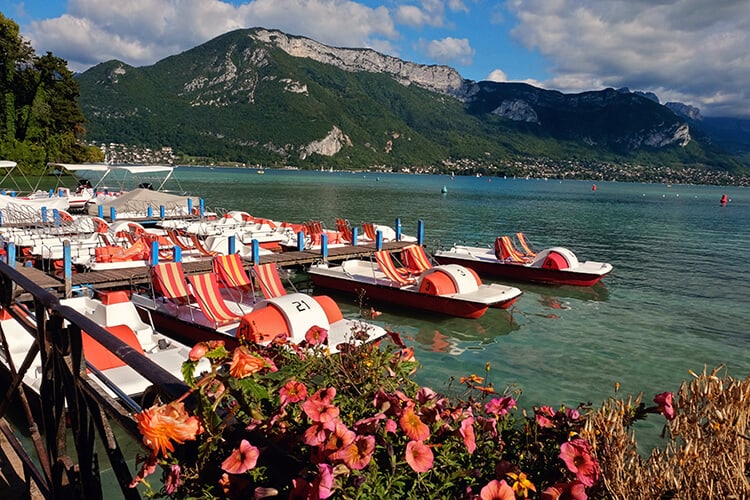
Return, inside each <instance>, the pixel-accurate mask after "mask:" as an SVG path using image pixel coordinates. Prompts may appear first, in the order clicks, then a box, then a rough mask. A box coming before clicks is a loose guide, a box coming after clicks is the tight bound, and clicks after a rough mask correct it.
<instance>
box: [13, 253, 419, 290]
mask: <svg viewBox="0 0 750 500" xmlns="http://www.w3.org/2000/svg"><path fill="white" fill-rule="evenodd" d="M411 244H413V243H412V242H404V241H393V242H386V243H383V246H382V248H383V250H388V251H391V252H397V251H399V250H401V249H402V248H403V247H405V246H407V245H411ZM374 252H375V244H373V243H370V244H365V245H357V246H351V245H347V246H343V247H333V248H330V247H329V248H328V258H327V259H326V260H327V261H328V262H340V261H343V260H347V259H354V258H369V257H370V256H371V255H372V254H373V253H374ZM259 260H260V263H261V264H265V263H268V262H275V263H276V264H278V265H279V266H281V267H307V266H310V265H311V264H314V263H316V262H322V261H323V256H322V255H321V252H320V251H319V250H303V251H302V252H280V253H274V254H271V255H262V256H261V257H260V259H259ZM251 265H252V264H251V263H250V262H249V261H246V262H245V268H246V269H249V268H250V266H251ZM183 268H184V270H185V274H186V275H189V274H197V273H204V272H208V271H211V258H210V257H206V258H205V259H201V260H198V261H192V262H184V263H183ZM17 269H18V271H19V272H21V273H23V274H24V275H25V276H27V277H28V278H29V279H30V280H32V281H34V283H36V284H37V285H39V286H40V287H42V288H45V289H48V290H54V291H55V292H56V293H58V294H64V290H65V283H64V280H63V278H62V276H59V277H58V276H53V275H52V274H49V273H46V272H44V271H42V270H40V269H36V268H33V267H21V266H18V267H17ZM149 281H150V277H149V268H148V267H147V266H143V267H136V268H129V269H110V270H102V271H86V272H79V273H75V274H73V275H72V277H71V285H72V286H73V287H74V288H75V287H86V286H91V287H93V288H96V289H108V288H122V287H126V286H128V287H129V286H133V285H143V284H146V283H148V282H149Z"/></svg>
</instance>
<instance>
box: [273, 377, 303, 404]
mask: <svg viewBox="0 0 750 500" xmlns="http://www.w3.org/2000/svg"><path fill="white" fill-rule="evenodd" d="M306 397H307V387H306V386H305V384H303V383H302V382H299V381H298V380H295V379H291V380H289V381H288V382H287V383H286V384H284V387H282V388H281V389H279V399H280V400H281V406H285V405H287V404H289V403H297V402H298V401H302V400H303V399H305V398H306Z"/></svg>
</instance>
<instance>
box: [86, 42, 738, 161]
mask: <svg viewBox="0 0 750 500" xmlns="http://www.w3.org/2000/svg"><path fill="white" fill-rule="evenodd" d="M78 82H79V87H80V92H81V98H80V103H81V106H82V109H83V111H84V114H85V116H86V117H87V119H88V139H89V140H93V141H98V142H105V143H109V142H117V143H125V144H133V145H141V146H147V147H162V146H170V147H172V148H173V150H174V151H175V152H176V153H177V154H179V155H182V156H188V157H201V158H210V159H212V160H216V161H233V162H246V163H262V164H285V165H296V166H300V167H311V168H312V167H317V166H319V165H326V166H327V167H328V166H334V167H340V168H362V167H366V166H381V167H386V168H402V167H427V166H439V167H442V168H449V167H456V165H459V164H461V165H467V164H468V165H472V166H474V167H476V168H479V167H481V168H485V167H486V168H489V169H492V168H495V169H496V170H499V171H501V172H505V173H513V171H512V167H510V165H512V164H513V162H514V161H516V160H519V159H529V158H543V159H545V161H548V162H553V163H554V162H556V161H570V160H575V161H579V162H629V163H638V164H644V163H645V164H653V165H658V166H672V167H678V166H690V167H694V168H699V169H721V170H727V171H733V172H744V169H745V167H743V166H742V165H741V164H740V163H739V162H737V161H736V159H734V158H733V157H731V156H730V155H728V154H726V153H725V152H723V151H722V150H721V149H720V148H718V147H717V146H716V145H715V144H713V143H712V142H711V141H710V140H709V139H708V137H707V136H706V135H705V134H704V133H702V132H700V131H697V130H694V129H693V128H692V126H691V124H690V123H689V121H688V120H687V119H685V118H683V117H682V116H678V115H677V114H675V113H674V112H672V111H671V110H670V109H669V108H667V107H665V106H662V105H660V104H659V103H658V99H657V100H656V101H655V100H654V99H652V98H651V97H650V96H649V95H643V94H639V93H632V92H623V91H622V90H620V91H617V90H613V89H606V90H602V91H593V92H584V93H580V94H563V93H561V92H556V91H550V90H544V89H540V88H536V87H533V86H530V85H526V84H521V83H496V82H474V81H471V80H466V79H464V78H462V77H461V76H460V75H459V74H458V72H456V71H455V70H454V69H452V68H449V67H447V66H426V65H420V64H415V63H410V62H407V61H403V60H400V59H398V58H395V57H390V56H386V55H383V54H380V53H378V52H376V51H373V50H370V49H347V48H336V47H329V46H326V45H323V44H320V43H318V42H315V41H314V40H310V39H308V38H304V37H295V36H290V35H287V34H284V33H281V32H279V31H272V30H266V29H262V28H254V29H243V30H237V31H232V32H229V33H226V34H224V35H221V36H219V37H217V38H215V39H213V40H211V41H209V42H206V43H204V44H202V45H200V46H198V47H195V48H193V49H191V50H188V51H186V52H183V53H181V54H178V55H174V56H171V57H168V58H166V59H163V60H161V61H159V62H157V63H156V64H154V65H152V66H147V67H140V68H135V67H132V66H129V65H127V64H125V63H122V62H120V61H109V62H106V63H102V64H99V65H97V66H95V67H93V68H91V69H89V70H88V71H86V72H84V73H82V74H80V75H79V76H78Z"/></svg>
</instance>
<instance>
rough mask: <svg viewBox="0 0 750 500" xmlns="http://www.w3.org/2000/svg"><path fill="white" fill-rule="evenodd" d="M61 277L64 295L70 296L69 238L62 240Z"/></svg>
mask: <svg viewBox="0 0 750 500" xmlns="http://www.w3.org/2000/svg"><path fill="white" fill-rule="evenodd" d="M63 278H64V281H65V296H66V297H70V289H71V288H72V283H73V260H72V259H71V256H70V240H63Z"/></svg>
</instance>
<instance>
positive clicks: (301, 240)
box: [297, 231, 305, 252]
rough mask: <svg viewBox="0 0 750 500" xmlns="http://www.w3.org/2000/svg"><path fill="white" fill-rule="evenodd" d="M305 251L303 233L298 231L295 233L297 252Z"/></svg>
mask: <svg viewBox="0 0 750 500" xmlns="http://www.w3.org/2000/svg"><path fill="white" fill-rule="evenodd" d="M304 249H305V233H304V232H303V231H300V232H298V233H297V250H299V251H300V252H301V251H302V250H304Z"/></svg>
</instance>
